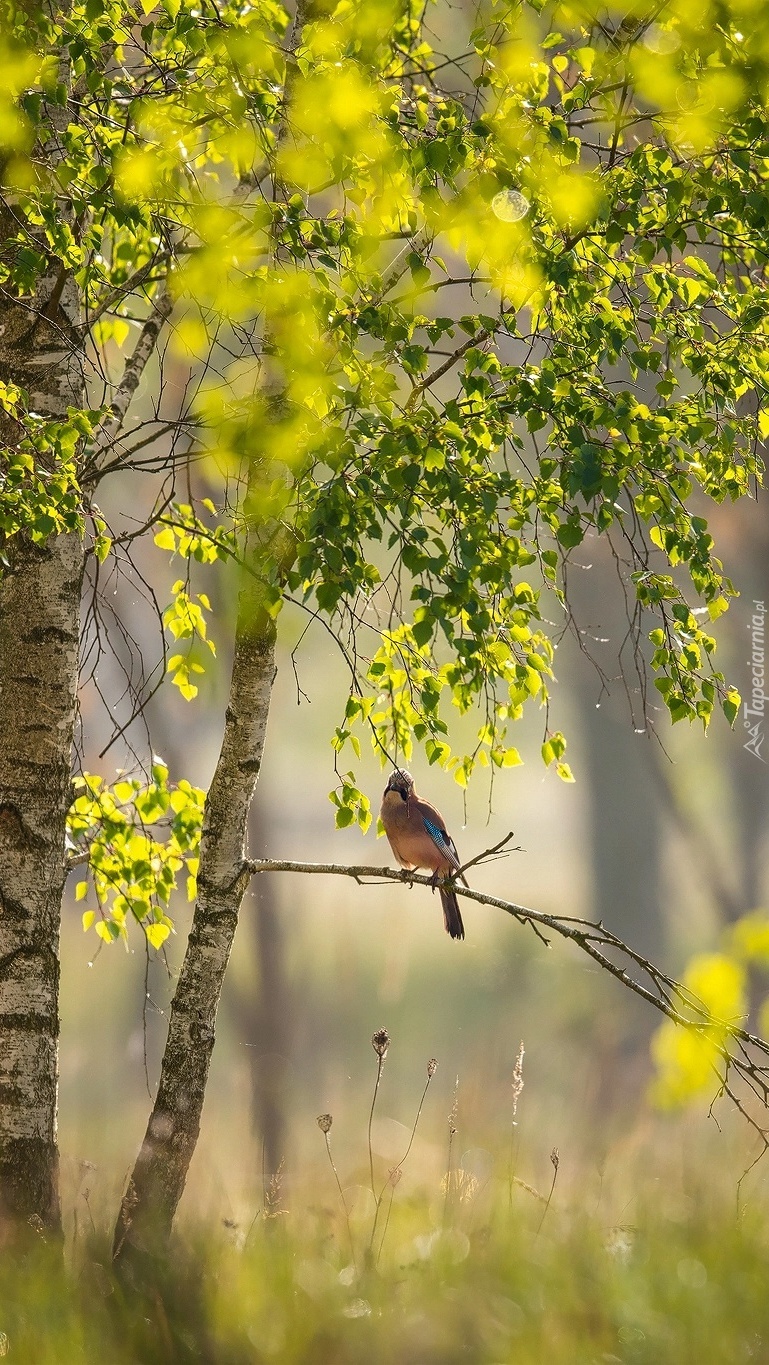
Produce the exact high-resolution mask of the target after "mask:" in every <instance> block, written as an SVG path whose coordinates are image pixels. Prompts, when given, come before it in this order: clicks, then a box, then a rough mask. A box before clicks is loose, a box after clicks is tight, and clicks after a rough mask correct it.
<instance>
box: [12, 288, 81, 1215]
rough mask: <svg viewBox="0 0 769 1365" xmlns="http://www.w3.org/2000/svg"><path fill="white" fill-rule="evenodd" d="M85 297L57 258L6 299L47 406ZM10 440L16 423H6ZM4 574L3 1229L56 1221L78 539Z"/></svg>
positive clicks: (33, 392) (61, 401)
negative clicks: (29, 292)
mask: <svg viewBox="0 0 769 1365" xmlns="http://www.w3.org/2000/svg"><path fill="white" fill-rule="evenodd" d="M79 323H80V298H79V291H78V288H77V286H76V285H75V283H74V281H73V280H72V278H71V277H70V276H66V277H63V276H62V273H61V267H60V265H59V263H58V262H56V261H54V262H52V264H51V266H50V268H49V271H48V273H47V274H46V276H45V277H44V278H43V280H42V281H41V283H40V287H39V290H38V294H37V297H36V298H35V299H34V301H33V307H32V309H30V308H29V306H28V305H27V306H24V305H23V304H20V303H16V302H15V301H13V300H11V299H8V298H7V297H6V299H5V300H4V301H3V303H2V306H0V377H2V378H3V379H5V380H10V381H12V382H15V383H17V384H19V385H21V386H22V387H23V388H24V389H25V390H26V391H27V393H28V395H29V401H30V405H31V406H32V407H33V408H34V409H35V410H36V411H37V412H39V413H41V414H43V415H44V416H50V417H62V416H64V415H65V414H66V410H67V407H68V406H69V407H75V408H82V407H83V406H84V383H83V375H82V365H81V352H80V342H79V332H78V328H79ZM0 439H1V440H2V442H3V444H4V445H6V446H9V445H11V446H12V445H13V443H14V441H15V440H16V439H18V437H17V431H16V427H15V423H13V422H12V421H11V420H10V419H8V418H7V417H6V418H5V419H4V420H3V421H2V423H0ZM6 555H7V558H8V561H9V564H8V567H7V568H4V569H3V570H2V573H1V574H0V1235H2V1236H3V1238H4V1239H5V1237H9V1236H14V1235H15V1233H17V1232H18V1230H19V1228H21V1227H23V1226H24V1225H25V1224H31V1225H32V1226H33V1227H35V1228H37V1229H41V1228H46V1229H51V1230H53V1231H55V1232H58V1231H59V1228H60V1210H59V1192H58V1151H57V1143H56V1101H57V1047H58V1032H59V1020H58V992H59V919H60V910H61V896H62V890H63V886H64V877H65V862H64V839H65V824H66V817H67V811H68V808H69V804H70V763H71V752H72V738H73V731H74V724H75V708H76V698H77V678H78V644H79V613H80V593H81V584H82V576H83V562H84V550H83V538H82V535H81V533H80V532H79V531H72V532H69V533H66V534H62V535H56V536H53V537H51V538H50V539H49V540H48V541H47V542H46V543H45V544H44V545H34V544H33V543H32V542H31V540H29V539H28V538H27V537H26V536H22V535H18V536H16V537H14V538H13V539H12V540H11V541H10V542H9V544H8V546H7V548H6Z"/></svg>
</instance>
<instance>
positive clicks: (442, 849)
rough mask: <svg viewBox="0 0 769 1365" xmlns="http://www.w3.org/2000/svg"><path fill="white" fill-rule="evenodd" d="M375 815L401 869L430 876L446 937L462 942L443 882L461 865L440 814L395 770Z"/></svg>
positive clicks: (452, 899)
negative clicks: (437, 894) (418, 870)
mask: <svg viewBox="0 0 769 1365" xmlns="http://www.w3.org/2000/svg"><path fill="white" fill-rule="evenodd" d="M379 814H380V816H381V819H382V824H383V825H384V829H385V834H386V835H387V838H388V839H389V841H390V847H391V849H392V851H393V853H394V854H395V857H396V858H397V860H398V862H399V863H400V865H401V867H407V868H410V869H411V870H412V871H413V870H415V869H416V868H418V867H426V868H428V869H429V870H430V871H431V872H432V874H433V883H434V885H435V886H437V887H438V890H439V891H440V895H441V905H442V906H443V922H444V924H445V925H446V933H447V934H450V935H451V937H452V938H464V936H465V926H464V925H463V923H462V916H461V915H460V913H459V902H458V901H457V896H456V892H455V890H454V888H453V886H450V885H446V884H445V883H444V880H443V879H444V878H446V877H450V876H454V875H455V874H456V873H458V872H459V870H460V867H461V863H460V861H459V854H458V853H457V850H456V847H455V845H454V841H453V839H452V838H451V835H450V834H449V832H448V830H447V829H446V822H445V820H444V819H443V816H442V815H441V813H440V811H439V810H436V809H435V806H433V805H431V804H430V802H429V801H425V800H424V798H423V797H421V796H417V794H416V792H415V790H414V779H413V777H412V776H411V774H410V773H407V772H405V771H404V770H403V769H397V768H396V770H395V772H394V773H393V774H392V775H391V777H390V780H389V782H388V783H387V786H386V787H385V790H384V795H383V797H382V807H381V810H380V812H379ZM464 880H465V879H464V877H462V881H464ZM465 885H467V883H466V882H465Z"/></svg>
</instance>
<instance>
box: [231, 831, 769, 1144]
mask: <svg viewBox="0 0 769 1365" xmlns="http://www.w3.org/2000/svg"><path fill="white" fill-rule="evenodd" d="M505 842H506V841H505ZM243 872H244V873H245V874H251V875H254V876H255V875H258V874H260V873H262V872H297V873H302V874H304V875H311V876H340V877H352V878H353V880H354V881H356V882H358V883H359V884H361V885H363V884H371V883H374V884H376V883H377V882H401V883H402V884H403V885H405V886H411V885H414V884H417V885H419V886H427V887H432V878H430V877H427V876H424V875H422V874H421V873H416V872H408V871H396V870H395V868H392V867H371V866H369V865H364V864H349V865H348V864H344V863H304V862H298V861H293V860H289V859H269V858H260V859H248V860H247V861H246V862H245V863H244V864H243ZM454 890H455V891H456V894H457V895H458V896H463V897H464V898H465V899H466V900H471V901H475V902H476V904H478V905H489V906H493V907H494V908H496V909H498V910H504V911H505V913H506V914H508V915H511V916H512V917H513V918H514V919H517V920H518V921H519V922H520V923H521V924H526V925H529V926H530V927H532V928H534V929H535V930H538V931H540V932H541V931H542V930H545V929H547V930H550V931H551V933H554V934H557V935H559V937H560V938H563V939H567V940H568V941H569V942H571V943H574V944H576V946H577V947H578V948H579V949H580V950H581V951H582V952H583V953H586V954H587V956H588V957H590V958H592V960H593V961H594V962H597V963H598V965H599V966H600V967H601V968H602V969H603V970H604V971H606V972H608V973H609V974H610V975H611V976H613V977H614V978H615V979H616V980H617V981H619V982H621V984H622V985H623V986H625V987H626V988H627V989H628V990H631V991H633V993H634V994H635V995H639V996H640V997H641V999H643V1000H646V1001H647V1003H648V1004H650V1005H652V1006H653V1007H654V1009H656V1010H658V1011H659V1012H660V1013H661V1014H663V1015H665V1017H666V1018H668V1019H670V1020H672V1022H673V1023H675V1024H678V1025H680V1026H681V1027H682V1028H685V1029H689V1030H690V1031H693V1032H695V1033H699V1034H701V1035H703V1036H705V1037H707V1038H709V1041H710V1042H711V1043H712V1046H713V1050H714V1054H715V1056H716V1057H718V1058H719V1059H720V1065H721V1068H722V1069H721V1070H720V1071H719V1072H718V1076H719V1082H720V1086H721V1092H722V1093H723V1094H725V1095H727V1096H728V1098H729V1099H730V1100H731V1101H732V1103H733V1104H734V1105H735V1107H736V1108H737V1109H739V1111H740V1113H741V1114H742V1115H743V1117H744V1118H745V1119H746V1120H747V1122H748V1123H749V1124H750V1126H751V1127H752V1128H753V1129H754V1131H755V1133H756V1135H757V1136H758V1137H759V1138H760V1140H761V1143H762V1146H763V1149H764V1150H769V1126H768V1127H764V1126H763V1125H762V1124H760V1123H758V1122H757V1121H756V1120H755V1118H754V1117H753V1116H752V1115H751V1114H750V1113H749V1112H748V1110H747V1109H746V1108H745V1105H744V1104H743V1102H742V1101H741V1099H740V1097H739V1095H737V1094H736V1093H735V1091H734V1088H733V1086H732V1085H731V1084H730V1083H729V1075H730V1072H734V1073H735V1074H736V1075H737V1076H738V1077H739V1079H740V1080H741V1081H742V1082H743V1083H744V1084H745V1086H746V1087H747V1089H748V1091H749V1092H750V1093H751V1094H752V1095H753V1096H754V1098H756V1099H757V1100H759V1102H760V1103H761V1104H762V1106H763V1107H764V1108H767V1107H768V1106H769V1042H767V1041H766V1040H765V1039H763V1038H760V1037H758V1036H757V1035H756V1034H752V1033H749V1032H748V1031H747V1030H746V1029H744V1028H741V1027H740V1026H739V1025H736V1024H734V1023H731V1022H729V1021H724V1020H719V1019H717V1018H716V1017H715V1016H714V1015H713V1014H712V1013H711V1012H710V1010H708V1008H707V1006H706V1005H705V1004H704V1003H703V1002H702V1001H701V1000H699V999H698V998H697V996H696V995H694V994H693V992H692V991H690V990H689V989H688V987H686V986H684V985H683V984H682V983H681V982H679V981H676V980H675V979H674V978H673V977H671V976H669V975H668V973H667V972H664V971H663V970H662V969H661V968H660V967H657V966H656V965H655V964H654V963H653V962H651V961H650V960H649V959H648V958H645V957H644V956H643V955H642V954H641V953H638V952H636V951H635V949H633V948H631V947H630V946H629V944H627V943H625V942H624V941H623V940H622V939H621V938H619V937H618V936H617V935H616V934H614V933H612V931H611V930H610V929H607V928H606V927H605V925H603V924H602V923H600V922H599V923H594V922H593V921H591V920H585V919H580V918H579V917H577V916H570V915H550V914H546V913H545V912H544V911H542V910H532V909H531V908H530V907H529V906H525V905H518V904H517V903H516V902H514V901H506V900H503V899H502V897H500V896H491V895H488V894H487V893H486V892H484V891H476V890H475V889H474V888H473V887H469V886H462V885H461V884H460V883H459V882H456V883H454ZM609 954H614V955H615V956H616V957H617V958H618V959H619V961H615V960H613V958H612V957H611V956H609ZM647 983H648V984H647ZM754 1054H757V1057H756V1055H754Z"/></svg>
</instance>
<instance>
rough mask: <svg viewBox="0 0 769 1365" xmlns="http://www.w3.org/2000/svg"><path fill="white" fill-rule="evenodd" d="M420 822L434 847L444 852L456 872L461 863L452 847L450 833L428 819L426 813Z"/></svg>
mask: <svg viewBox="0 0 769 1365" xmlns="http://www.w3.org/2000/svg"><path fill="white" fill-rule="evenodd" d="M422 823H423V825H424V827H425V829H426V830H427V833H428V834H429V835H430V838H431V839H432V841H433V843H434V844H435V846H436V848H439V849H440V851H441V853H443V854H445V856H446V857H447V858H448V860H449V862H450V863H451V864H452V865H453V866H454V867H455V868H456V869H457V872H458V871H459V869H460V868H461V866H462V864H461V863H460V861H459V856H458V854H457V850H456V849H455V847H454V840H453V839H452V838H451V835H450V834H448V832H447V831H446V830H445V829H441V828H440V826H439V825H436V824H435V821H434V820H430V819H429V817H428V816H427V815H423V816H422Z"/></svg>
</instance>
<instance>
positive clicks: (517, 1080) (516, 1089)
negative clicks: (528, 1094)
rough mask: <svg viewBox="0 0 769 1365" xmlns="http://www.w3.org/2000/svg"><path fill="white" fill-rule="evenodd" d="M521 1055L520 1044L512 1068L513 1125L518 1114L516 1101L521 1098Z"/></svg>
mask: <svg viewBox="0 0 769 1365" xmlns="http://www.w3.org/2000/svg"><path fill="white" fill-rule="evenodd" d="M523 1055H524V1054H523V1042H521V1045H520V1047H519V1048H518V1056H517V1057H516V1059H515V1066H514V1067H513V1081H512V1090H513V1123H515V1116H516V1114H517V1112H518V1101H519V1099H520V1098H521V1091H522V1090H523Z"/></svg>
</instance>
